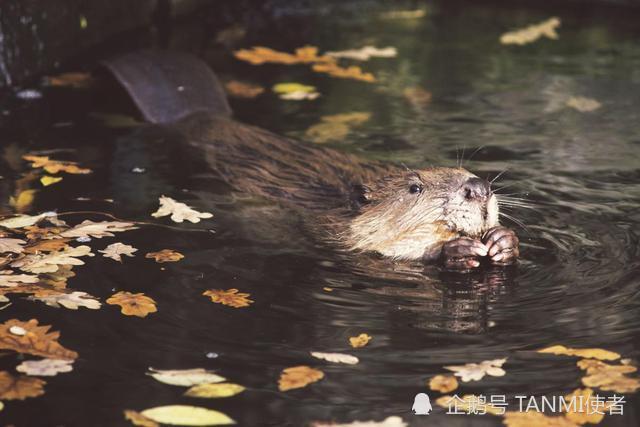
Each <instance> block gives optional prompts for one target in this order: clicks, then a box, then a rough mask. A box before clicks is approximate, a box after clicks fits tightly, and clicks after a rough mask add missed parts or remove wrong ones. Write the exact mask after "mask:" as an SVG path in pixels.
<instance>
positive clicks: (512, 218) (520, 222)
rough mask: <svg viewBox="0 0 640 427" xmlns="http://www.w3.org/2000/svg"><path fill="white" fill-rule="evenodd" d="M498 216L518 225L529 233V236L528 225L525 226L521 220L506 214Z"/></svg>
mask: <svg viewBox="0 0 640 427" xmlns="http://www.w3.org/2000/svg"><path fill="white" fill-rule="evenodd" d="M498 215H500V216H502V217H505V218H507V219H508V220H510V221H512V222H513V223H515V224H516V225H518V226H519V227H520V228H522V229H523V230H524V231H525V232H527V234H530V233H529V229H528V228H527V226H526V225H524V223H523V222H522V221H520V220H519V219H517V218H515V217H513V216H512V215H509V214H507V213H505V212H499V213H498Z"/></svg>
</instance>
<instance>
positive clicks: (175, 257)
mask: <svg viewBox="0 0 640 427" xmlns="http://www.w3.org/2000/svg"><path fill="white" fill-rule="evenodd" d="M144 257H145V258H151V259H155V260H156V262H159V263H163V262H177V261H180V260H181V259H182V258H184V255H182V254H181V253H180V252H177V251H174V250H173V249H163V250H161V251H158V252H149V253H148V254H146V255H145V256H144Z"/></svg>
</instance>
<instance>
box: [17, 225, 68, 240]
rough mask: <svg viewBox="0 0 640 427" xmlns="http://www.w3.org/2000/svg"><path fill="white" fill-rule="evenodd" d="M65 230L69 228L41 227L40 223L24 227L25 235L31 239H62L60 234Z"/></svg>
mask: <svg viewBox="0 0 640 427" xmlns="http://www.w3.org/2000/svg"><path fill="white" fill-rule="evenodd" d="M65 230H67V228H66V227H65V228H63V227H40V226H38V225H30V226H28V227H25V228H24V231H25V235H26V236H27V238H28V239H29V240H41V239H46V240H49V239H62V237H60V236H59V234H60V233H62V232H63V231H65ZM37 243H39V242H37Z"/></svg>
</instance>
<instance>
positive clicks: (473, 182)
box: [462, 177, 491, 200]
mask: <svg viewBox="0 0 640 427" xmlns="http://www.w3.org/2000/svg"><path fill="white" fill-rule="evenodd" d="M462 191H463V192H464V197H465V198H467V199H468V200H472V199H480V198H485V197H487V196H488V195H489V193H491V187H490V185H489V181H487V180H484V179H481V178H476V177H474V178H469V179H468V180H467V182H465V183H464V185H463V186H462Z"/></svg>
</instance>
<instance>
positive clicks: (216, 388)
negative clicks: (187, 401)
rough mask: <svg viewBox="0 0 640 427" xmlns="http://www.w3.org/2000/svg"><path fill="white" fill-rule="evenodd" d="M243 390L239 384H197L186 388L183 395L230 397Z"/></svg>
mask: <svg viewBox="0 0 640 427" xmlns="http://www.w3.org/2000/svg"><path fill="white" fill-rule="evenodd" d="M244 390H245V388H244V387H242V386H241V385H239V384H233V383H220V384H211V383H206V384H198V385H194V386H193V387H191V388H190V389H189V390H187V391H186V392H185V393H184V395H185V396H189V397H203V398H218V397H231V396H235V395H236V394H238V393H242V392H243V391H244Z"/></svg>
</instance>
